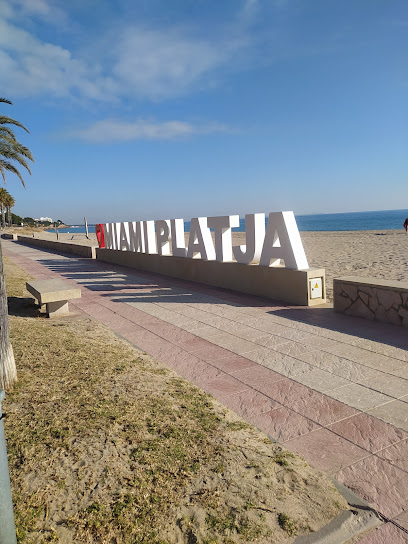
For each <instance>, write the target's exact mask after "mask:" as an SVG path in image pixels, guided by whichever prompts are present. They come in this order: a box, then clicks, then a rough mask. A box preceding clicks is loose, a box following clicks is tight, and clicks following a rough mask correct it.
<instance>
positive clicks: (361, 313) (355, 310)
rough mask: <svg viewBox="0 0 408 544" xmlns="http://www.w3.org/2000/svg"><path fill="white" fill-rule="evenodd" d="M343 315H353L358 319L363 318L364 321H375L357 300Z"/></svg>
mask: <svg viewBox="0 0 408 544" xmlns="http://www.w3.org/2000/svg"><path fill="white" fill-rule="evenodd" d="M345 313H346V314H347V315H355V316H358V317H364V319H370V320H374V319H375V314H374V312H372V311H371V310H370V308H368V306H366V305H365V304H364V302H363V301H362V300H361V299H359V298H358V299H357V300H356V301H355V302H353V304H352V305H351V306H350V308H348V309H347V310H346V311H345Z"/></svg>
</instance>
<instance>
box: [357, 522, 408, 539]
mask: <svg viewBox="0 0 408 544" xmlns="http://www.w3.org/2000/svg"><path fill="white" fill-rule="evenodd" d="M407 543H408V535H407V534H406V533H404V532H403V531H401V530H400V529H398V527H396V526H395V525H393V524H392V523H386V524H385V525H382V526H381V527H379V528H378V529H375V530H374V531H372V532H371V533H370V534H369V535H367V536H366V537H365V538H363V540H359V542H358V544H407Z"/></svg>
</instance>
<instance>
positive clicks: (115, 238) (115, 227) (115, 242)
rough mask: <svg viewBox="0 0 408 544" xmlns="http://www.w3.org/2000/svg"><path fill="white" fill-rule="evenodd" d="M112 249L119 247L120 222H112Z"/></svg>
mask: <svg viewBox="0 0 408 544" xmlns="http://www.w3.org/2000/svg"><path fill="white" fill-rule="evenodd" d="M113 249H120V223H113Z"/></svg>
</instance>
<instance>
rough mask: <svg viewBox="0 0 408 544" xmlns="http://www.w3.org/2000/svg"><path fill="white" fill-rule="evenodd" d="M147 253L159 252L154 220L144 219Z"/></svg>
mask: <svg viewBox="0 0 408 544" xmlns="http://www.w3.org/2000/svg"><path fill="white" fill-rule="evenodd" d="M143 234H144V244H145V253H153V254H154V253H157V249H156V237H155V235H154V234H155V233H154V221H143Z"/></svg>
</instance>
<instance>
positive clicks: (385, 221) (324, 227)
mask: <svg viewBox="0 0 408 544" xmlns="http://www.w3.org/2000/svg"><path fill="white" fill-rule="evenodd" d="M295 217H296V222H297V225H298V228H299V230H300V231H301V232H310V231H316V232H333V231H362V230H400V229H403V223H404V221H405V219H406V218H407V217H408V209H405V210H379V211H370V212H346V213H325V214H310V215H295ZM88 228H89V231H90V232H94V231H95V225H93V224H89V225H88ZM184 228H185V231H186V232H189V231H190V221H185V222H184ZM58 230H59V232H61V233H64V232H65V233H72V234H81V233H85V226H84V225H70V226H68V227H67V228H64V229H58ZM232 230H233V231H234V232H245V219H244V218H241V219H240V225H239V227H237V228H234V229H232ZM53 231H54V229H49V232H53Z"/></svg>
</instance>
